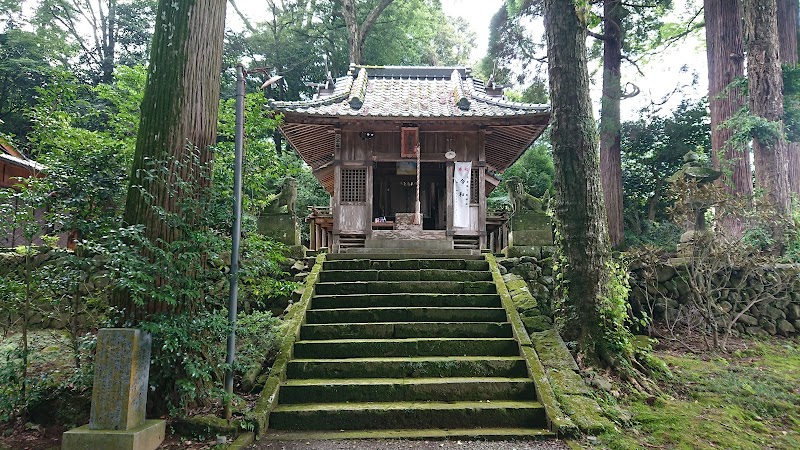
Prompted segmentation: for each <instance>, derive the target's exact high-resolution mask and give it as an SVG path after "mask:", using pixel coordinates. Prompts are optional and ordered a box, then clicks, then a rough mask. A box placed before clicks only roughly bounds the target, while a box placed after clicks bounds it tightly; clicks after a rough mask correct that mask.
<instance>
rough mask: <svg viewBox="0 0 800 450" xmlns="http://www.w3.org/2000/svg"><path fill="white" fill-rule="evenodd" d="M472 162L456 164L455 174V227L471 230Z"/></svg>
mask: <svg viewBox="0 0 800 450" xmlns="http://www.w3.org/2000/svg"><path fill="white" fill-rule="evenodd" d="M471 181H472V162H471V161H470V162H456V168H455V173H454V174H453V226H454V227H459V228H469V194H470V183H471Z"/></svg>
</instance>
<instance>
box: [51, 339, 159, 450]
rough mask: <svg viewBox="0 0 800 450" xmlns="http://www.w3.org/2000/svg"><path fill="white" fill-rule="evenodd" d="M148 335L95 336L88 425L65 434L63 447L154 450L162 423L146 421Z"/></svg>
mask: <svg viewBox="0 0 800 450" xmlns="http://www.w3.org/2000/svg"><path fill="white" fill-rule="evenodd" d="M150 345H151V338H150V335H149V334H147V333H145V332H143V331H141V330H136V329H132V328H103V329H101V330H100V331H99V332H98V334H97V356H96V359H95V369H94V385H93V388H92V409H91V413H90V416H89V424H88V425H84V426H82V427H79V428H75V429H73V430H69V431H67V432H65V433H64V435H63V439H62V445H61V448H62V449H63V450H100V449H114V450H129V449H130V450H155V449H156V448H157V447H158V446H159V445H161V442H162V441H163V440H164V432H165V429H166V422H165V421H164V420H146V419H145V409H146V406H147V387H148V377H149V374H150Z"/></svg>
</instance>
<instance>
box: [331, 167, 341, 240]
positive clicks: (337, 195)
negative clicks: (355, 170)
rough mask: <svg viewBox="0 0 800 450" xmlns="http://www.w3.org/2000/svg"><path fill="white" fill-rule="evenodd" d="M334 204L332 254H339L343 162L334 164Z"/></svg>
mask: <svg viewBox="0 0 800 450" xmlns="http://www.w3.org/2000/svg"><path fill="white" fill-rule="evenodd" d="M333 164H334V166H333V197H332V200H333V203H332V204H331V214H332V215H333V242H332V243H331V253H339V220H340V219H341V218H340V217H339V216H340V209H341V208H339V205H340V203H341V199H342V164H341V161H339V160H335V161H334V162H333Z"/></svg>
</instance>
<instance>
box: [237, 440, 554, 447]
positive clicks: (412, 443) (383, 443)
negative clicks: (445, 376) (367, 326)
mask: <svg viewBox="0 0 800 450" xmlns="http://www.w3.org/2000/svg"><path fill="white" fill-rule="evenodd" d="M248 449H250V450H402V449H408V450H568V449H569V447H568V446H567V445H566V444H565V443H564V442H563V441H466V440H464V441H439V440H436V441H424V440H419V441H417V440H404V439H396V440H395V439H393V440H374V441H373V440H341V441H338V440H331V441H261V442H257V443H255V444H253V445H252V446H250V447H248Z"/></svg>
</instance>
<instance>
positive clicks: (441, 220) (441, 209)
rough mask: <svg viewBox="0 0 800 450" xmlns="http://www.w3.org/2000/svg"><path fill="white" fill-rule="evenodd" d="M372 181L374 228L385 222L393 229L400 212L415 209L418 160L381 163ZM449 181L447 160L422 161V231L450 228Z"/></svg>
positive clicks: (377, 166)
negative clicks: (448, 209) (447, 199)
mask: <svg viewBox="0 0 800 450" xmlns="http://www.w3.org/2000/svg"><path fill="white" fill-rule="evenodd" d="M373 180H374V181H373V189H374V190H373V197H372V198H373V202H372V214H373V216H374V219H373V220H374V224H373V228H380V227H381V225H380V223H386V224H387V226H386V228H388V229H391V226H390V225H391V224H392V223H393V222H394V221H395V218H396V214H397V213H413V212H414V202H415V201H416V195H417V194H416V189H417V168H416V162H414V161H393V162H379V163H377V164H376V165H375V167H374V168H373ZM446 180H447V169H446V165H445V163H443V162H433V163H428V162H422V163H421V170H420V189H419V198H420V212H421V213H422V229H423V230H444V229H446V227H447V216H446V210H447V208H446V206H447V201H446V195H447V186H446ZM384 220H385V221H386V222H383V221H384ZM375 224H377V225H375Z"/></svg>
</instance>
